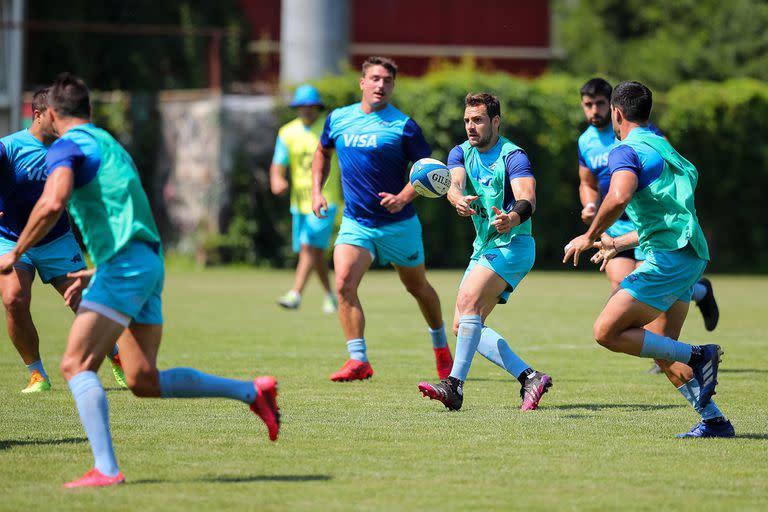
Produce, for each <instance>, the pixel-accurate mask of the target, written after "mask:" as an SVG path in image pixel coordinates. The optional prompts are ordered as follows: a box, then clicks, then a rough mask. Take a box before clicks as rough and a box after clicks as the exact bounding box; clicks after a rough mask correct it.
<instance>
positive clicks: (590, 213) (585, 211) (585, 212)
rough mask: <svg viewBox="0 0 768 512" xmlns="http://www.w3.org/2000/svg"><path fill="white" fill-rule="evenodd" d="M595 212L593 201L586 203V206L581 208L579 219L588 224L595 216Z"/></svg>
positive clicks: (595, 207)
mask: <svg viewBox="0 0 768 512" xmlns="http://www.w3.org/2000/svg"><path fill="white" fill-rule="evenodd" d="M596 213H597V206H596V205H595V203H587V206H585V207H584V208H582V209H581V220H582V221H583V222H584V224H586V225H587V226H589V225H590V224H592V221H593V220H594V218H595V214H596Z"/></svg>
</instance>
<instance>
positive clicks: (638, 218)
mask: <svg viewBox="0 0 768 512" xmlns="http://www.w3.org/2000/svg"><path fill="white" fill-rule="evenodd" d="M651 107H652V96H651V91H650V90H649V89H648V88H647V87H645V86H644V85H642V84H640V83H638V82H622V83H621V84H619V85H617V86H616V89H614V91H613V93H612V95H611V117H612V120H613V129H614V132H615V134H616V137H617V138H618V139H619V140H620V141H621V142H620V143H619V144H618V145H617V146H616V147H614V148H613V149H612V150H611V152H610V155H609V157H608V173H609V174H610V176H611V179H610V187H609V189H608V192H607V194H605V196H604V197H603V201H602V204H601V205H600V208H599V210H598V211H597V213H596V214H595V218H594V219H593V221H592V223H591V225H590V226H589V229H588V230H587V232H586V233H585V234H583V235H581V236H579V237H576V238H574V239H573V240H571V242H569V243H568V244H567V245H566V246H565V257H564V258H563V262H564V263H565V262H566V261H569V260H573V264H574V266H575V265H577V264H578V262H579V255H580V254H581V253H582V252H585V251H587V250H589V249H590V248H592V247H593V244H596V243H597V245H598V246H600V247H601V249H602V250H603V257H605V258H609V259H610V258H611V257H612V256H615V254H617V253H618V252H621V251H622V250H626V249H628V248H631V247H634V246H636V245H638V244H639V245H640V247H641V248H642V249H643V253H644V254H645V256H646V259H645V261H644V262H643V264H642V265H640V267H638V268H637V269H635V270H634V271H633V272H632V273H631V274H629V275H628V276H627V277H626V278H625V279H624V280H623V281H622V282H621V284H620V286H619V288H617V289H616V291H615V292H614V294H613V295H612V296H611V298H610V299H609V300H608V303H607V304H606V306H605V307H604V308H603V311H602V312H601V313H600V316H598V318H597V320H596V321H595V325H594V336H595V340H597V342H598V343H599V344H600V345H602V346H604V347H606V348H607V349H609V350H611V351H614V352H623V353H625V354H629V355H633V356H639V357H646V358H652V359H655V360H656V362H657V363H658V364H659V365H660V366H661V368H662V369H663V370H664V372H665V373H666V375H667V377H668V378H669V380H670V381H671V382H672V383H673V384H674V385H675V387H677V388H678V390H679V391H680V392H681V393H682V394H683V396H684V397H685V398H686V399H687V400H688V402H689V403H691V405H692V406H693V407H694V408H695V410H696V411H697V412H698V413H699V414H701V418H702V421H701V422H700V423H698V424H697V425H695V426H694V427H693V429H691V431H690V432H687V433H685V434H680V435H679V437H733V436H734V435H735V434H734V430H733V426H732V425H731V423H730V422H729V421H728V420H727V419H726V418H725V417H724V416H723V414H722V413H721V412H720V410H719V409H718V408H717V406H716V405H715V403H714V401H712V400H711V398H712V395H714V394H715V387H716V386H717V372H718V366H719V363H720V355H721V353H722V352H721V350H720V346H719V345H687V344H685V343H681V342H679V341H677V339H678V337H679V336H680V331H681V329H682V327H683V322H684V321H685V317H686V315H687V314H688V307H689V302H690V299H691V294H692V293H693V286H694V284H696V282H697V280H698V279H699V278H700V277H701V274H702V273H703V272H704V269H705V267H706V266H707V261H709V250H708V248H707V242H706V240H705V239H704V233H703V232H702V230H701V226H700V225H699V221H698V219H697V217H696V208H695V206H694V189H695V188H696V183H697V181H698V172H697V171H696V168H695V167H694V166H693V165H692V164H691V163H690V162H689V161H688V160H686V159H685V158H683V157H682V156H681V155H680V154H679V153H678V152H677V151H675V150H674V148H672V146H671V145H670V144H669V142H667V140H666V139H664V138H663V137H660V136H658V135H656V134H655V133H653V132H652V131H651V130H650V129H649V128H648V118H649V116H650V113H651ZM625 208H626V212H627V214H628V215H629V217H630V219H631V220H632V222H633V224H634V226H635V228H636V231H632V232H630V233H628V234H626V235H622V236H619V237H617V238H615V239H613V240H611V242H610V244H609V245H608V246H605V245H604V244H602V243H600V242H598V240H600V235H601V234H602V233H603V232H604V231H605V230H606V229H608V228H609V227H610V226H611V225H612V224H613V223H614V222H615V221H616V219H618V218H619V217H620V216H621V213H622V212H623V211H624V209H625Z"/></svg>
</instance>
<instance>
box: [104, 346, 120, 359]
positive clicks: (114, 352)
mask: <svg viewBox="0 0 768 512" xmlns="http://www.w3.org/2000/svg"><path fill="white" fill-rule="evenodd" d="M119 350H120V349H118V348H117V343H115V346H114V347H112V350H110V352H109V355H108V356H107V357H109V359H110V360H112V359H114V358H115V356H116V355H117V354H119Z"/></svg>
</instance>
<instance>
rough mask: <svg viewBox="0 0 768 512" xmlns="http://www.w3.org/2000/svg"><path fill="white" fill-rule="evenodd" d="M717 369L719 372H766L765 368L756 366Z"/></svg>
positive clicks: (767, 371)
mask: <svg viewBox="0 0 768 512" xmlns="http://www.w3.org/2000/svg"><path fill="white" fill-rule="evenodd" d="M717 371H718V372H720V373H768V370H766V369H757V368H720V369H719V370H717Z"/></svg>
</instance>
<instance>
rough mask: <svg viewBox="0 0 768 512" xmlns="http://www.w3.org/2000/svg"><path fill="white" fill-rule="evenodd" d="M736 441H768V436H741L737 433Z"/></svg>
mask: <svg viewBox="0 0 768 512" xmlns="http://www.w3.org/2000/svg"><path fill="white" fill-rule="evenodd" d="M736 439H757V440H759V441H765V440H768V434H739V433H738V432H736Z"/></svg>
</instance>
